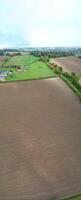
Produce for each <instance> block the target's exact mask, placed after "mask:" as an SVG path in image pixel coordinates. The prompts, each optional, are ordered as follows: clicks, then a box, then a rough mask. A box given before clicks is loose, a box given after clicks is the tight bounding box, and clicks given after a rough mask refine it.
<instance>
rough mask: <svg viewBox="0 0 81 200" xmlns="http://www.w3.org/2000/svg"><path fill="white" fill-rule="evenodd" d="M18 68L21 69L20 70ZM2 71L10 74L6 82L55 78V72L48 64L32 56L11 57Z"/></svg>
mask: <svg viewBox="0 0 81 200" xmlns="http://www.w3.org/2000/svg"><path fill="white" fill-rule="evenodd" d="M17 67H19V70H18V69H17ZM2 70H3V72H4V71H7V72H10V73H8V76H7V77H6V79H5V81H16V80H29V79H39V78H47V77H54V76H55V74H54V72H53V71H52V70H51V69H50V68H49V67H48V65H47V64H46V63H44V62H42V61H39V58H38V57H35V56H31V55H21V56H13V57H9V58H8V60H7V61H6V62H5V63H4V65H3V66H2V68H1V71H2ZM3 72H2V75H3Z"/></svg>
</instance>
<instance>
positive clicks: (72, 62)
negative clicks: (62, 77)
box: [51, 56, 81, 75]
mask: <svg viewBox="0 0 81 200" xmlns="http://www.w3.org/2000/svg"><path fill="white" fill-rule="evenodd" d="M53 61H54V62H55V63H56V64H57V65H58V66H61V67H63V68H64V70H65V71H70V72H75V73H76V74H80V75H81V59H79V58H77V57H74V56H70V57H62V58H55V59H51V62H53Z"/></svg>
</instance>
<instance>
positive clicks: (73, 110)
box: [0, 78, 81, 200]
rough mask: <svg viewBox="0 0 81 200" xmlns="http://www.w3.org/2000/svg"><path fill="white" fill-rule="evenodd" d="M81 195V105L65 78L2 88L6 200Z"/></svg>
mask: <svg viewBox="0 0 81 200" xmlns="http://www.w3.org/2000/svg"><path fill="white" fill-rule="evenodd" d="M80 191H81V103H80V101H79V99H78V97H77V96H76V95H75V94H74V93H73V92H72V91H71V90H70V89H69V87H68V86H67V85H66V84H65V83H64V82H63V81H62V80H60V79H59V78H54V79H53V78H51V79H47V80H39V81H28V82H15V83H6V84H4V83H3V84H1V85H0V199H1V200H2V199H4V200H6V199H10V200H12V199H18V200H23V199H26V200H27V199H32V200H41V199H42V200H47V199H49V200H50V199H52V198H53V200H56V199H59V198H60V197H62V196H63V197H64V196H66V195H71V194H73V193H77V192H80Z"/></svg>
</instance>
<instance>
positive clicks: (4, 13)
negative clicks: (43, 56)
mask: <svg viewBox="0 0 81 200" xmlns="http://www.w3.org/2000/svg"><path fill="white" fill-rule="evenodd" d="M80 9H81V1H80V0H3V1H1V2H0V33H5V38H6V35H7V36H8V34H10V35H13V34H14V37H16V35H17V38H18V35H19V40H20V43H21V41H25V42H26V44H28V43H30V45H35V46H50V45H51V46H54V45H55V46H56V45H58V44H59V45H61V44H63V45H67V44H68V43H69V44H71V43H72V44H74V45H75V43H76V44H78V43H80V42H81V36H80V35H81V27H80V21H81V10H80ZM7 40H8V41H6V42H9V38H8V37H7ZM0 41H1V40H0ZM17 44H18V43H17Z"/></svg>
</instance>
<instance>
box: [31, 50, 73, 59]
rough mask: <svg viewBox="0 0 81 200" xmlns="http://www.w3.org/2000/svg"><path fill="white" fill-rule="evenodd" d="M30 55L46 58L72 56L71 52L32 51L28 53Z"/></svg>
mask: <svg viewBox="0 0 81 200" xmlns="http://www.w3.org/2000/svg"><path fill="white" fill-rule="evenodd" d="M30 54H31V55H34V56H36V57H43V56H47V57H48V58H57V57H67V56H73V55H74V53H73V52H66V51H50V52H49V51H32V52H30Z"/></svg>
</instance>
